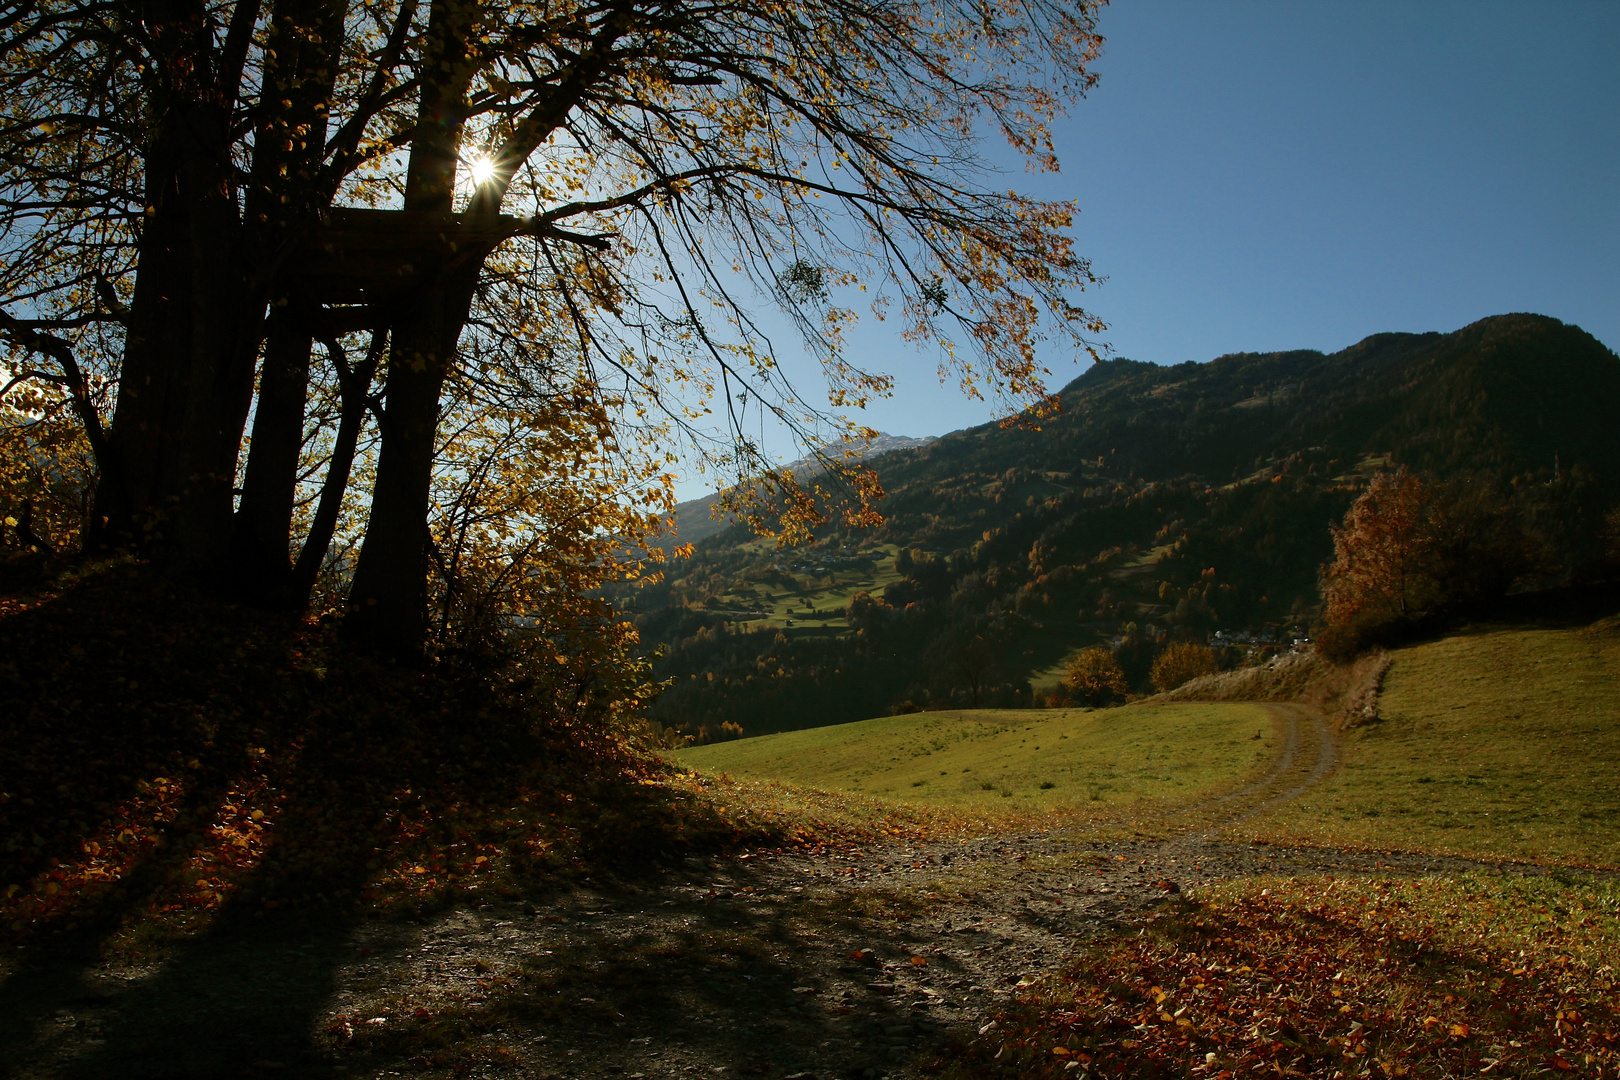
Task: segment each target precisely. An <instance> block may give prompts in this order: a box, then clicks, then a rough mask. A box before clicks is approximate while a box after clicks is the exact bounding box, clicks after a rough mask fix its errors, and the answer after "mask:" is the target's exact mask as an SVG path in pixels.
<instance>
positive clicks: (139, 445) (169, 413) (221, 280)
mask: <svg viewBox="0 0 1620 1080" xmlns="http://www.w3.org/2000/svg"><path fill="white" fill-rule="evenodd" d="M244 10H247V9H244ZM142 15H143V17H144V19H145V22H146V25H147V26H148V28H149V31H150V33H151V36H152V40H153V48H154V51H155V52H156V53H157V54H158V56H159V60H158V61H157V63H156V65H155V66H156V67H157V68H158V70H156V71H154V73H153V76H152V77H153V79H154V81H156V82H158V83H159V84H160V89H159V90H158V92H157V93H156V94H155V105H156V111H157V115H158V116H160V117H161V120H160V122H159V124H158V125H157V130H156V131H155V133H154V135H153V141H152V143H151V144H150V145H149V149H148V151H147V153H146V154H145V155H144V157H145V161H144V165H145V172H146V203H147V207H148V210H147V214H146V219H145V221H144V223H143V227H142V233H141V239H140V244H139V248H138V254H137V266H136V277H135V291H134V298H133V302H132V304H131V314H130V323H129V333H128V337H127V341H126V348H125V356H124V364H123V367H122V370H121V372H120V377H119V392H118V406H117V410H116V412H115V413H114V417H113V422H112V431H111V434H110V436H109V442H110V443H111V449H112V451H113V455H114V456H115V457H116V459H117V461H118V464H119V468H118V469H117V470H114V471H110V472H104V473H103V475H102V478H101V481H100V488H99V489H98V491H97V496H96V509H95V512H94V520H93V531H92V544H93V546H94V547H100V548H106V547H110V546H120V547H124V546H129V547H134V548H136V549H138V550H142V551H144V552H145V553H147V554H149V555H151V556H153V557H154V558H155V559H156V561H158V562H159V564H160V565H162V566H163V567H164V568H166V569H168V570H170V571H175V572H180V573H183V574H185V575H187V576H191V577H193V578H195V579H199V580H202V581H205V582H208V583H213V582H214V581H215V580H216V579H217V575H218V574H219V573H220V572H221V571H222V570H223V568H224V564H225V556H226V553H227V551H228V548H229V544H230V538H231V515H232V512H233V493H232V486H233V484H234V482H235V475H236V459H237V452H238V450H239V449H240V446H241V439H242V430H243V427H244V425H245V423H246V420H247V412H248V407H249V405H250V403H251V401H252V393H253V366H254V359H255V357H256V355H257V352H258V342H259V335H260V332H261V327H262V321H263V310H264V295H263V289H262V287H259V286H256V285H255V284H254V283H252V282H251V281H250V278H249V275H248V273H247V268H246V266H245V264H244V259H243V247H242V240H243V237H242V228H241V221H240V218H239V215H238V209H237V201H236V180H235V175H234V172H233V166H232V163H231V160H230V152H229V147H230V142H231V140H230V133H229V108H228V107H227V106H226V105H224V104H223V103H222V102H221V100H220V99H219V96H218V95H219V88H218V87H217V86H216V85H214V84H213V81H212V80H211V79H209V78H207V77H204V73H212V72H213V71H214V67H215V63H216V60H217V57H216V56H215V55H214V52H215V50H213V48H212V37H213V35H212V29H211V27H210V26H209V20H208V19H207V17H206V16H205V13H204V11H203V9H202V7H201V5H199V4H196V3H194V2H192V0H172V2H171V0H154V2H152V3H150V4H148V5H146V6H145V8H144V10H143V12H142ZM234 92H235V87H234V85H232V86H231V87H230V93H231V94H232V95H234Z"/></svg>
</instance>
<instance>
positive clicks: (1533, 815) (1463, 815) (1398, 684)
mask: <svg viewBox="0 0 1620 1080" xmlns="http://www.w3.org/2000/svg"><path fill="white" fill-rule="evenodd" d="M1378 711H1379V715H1380V716H1381V717H1382V719H1381V720H1380V721H1379V722H1377V723H1374V724H1372V725H1370V726H1367V727H1363V728H1358V729H1356V730H1353V731H1351V732H1350V733H1349V734H1348V735H1346V736H1345V739H1344V745H1343V748H1342V755H1343V764H1342V766H1341V768H1340V769H1339V771H1338V772H1337V773H1336V774H1335V775H1334V776H1333V777H1331V778H1329V779H1328V781H1327V782H1326V783H1324V784H1323V785H1322V786H1321V787H1319V788H1317V789H1315V790H1314V791H1311V792H1309V793H1307V794H1306V795H1305V797H1304V798H1302V799H1301V800H1300V801H1299V802H1298V803H1295V804H1293V805H1291V806H1286V807H1283V808H1281V809H1279V810H1278V811H1277V812H1276V814H1275V815H1274V816H1272V817H1271V818H1270V819H1268V820H1265V821H1262V822H1259V823H1257V824H1258V830H1257V831H1259V832H1260V833H1262V834H1266V833H1270V834H1273V835H1276V836H1278V837H1279V838H1283V837H1296V838H1298V837H1304V838H1310V839H1315V840H1326V841H1344V842H1348V843H1353V844H1358V845H1366V846H1374V847H1400V848H1415V849H1423V850H1432V851H1440V852H1453V853H1457V854H1464V855H1470V856H1480V857H1487V858H1488V857H1507V858H1515V859H1539V858H1549V859H1557V860H1561V861H1571V862H1576V863H1597V864H1603V865H1610V866H1612V865H1616V864H1620V778H1617V777H1620V627H1617V626H1616V625H1615V624H1614V622H1613V621H1612V620H1611V621H1609V622H1607V623H1600V624H1598V625H1596V626H1594V627H1591V628H1588V629H1585V630H1547V629H1532V630H1525V629H1518V630H1495V631H1490V632H1483V633H1477V634H1469V635H1464V636H1458V637H1451V638H1446V639H1444V640H1441V641H1436V642H1432V643H1429V644H1424V645H1418V646H1415V647H1412V648H1407V649H1402V650H1400V651H1399V652H1397V653H1396V654H1395V662H1394V665H1393V666H1392V667H1391V668H1390V670H1389V674H1388V675H1387V676H1385V679H1384V692H1383V695H1382V697H1381V698H1380V703H1379V710H1378Z"/></svg>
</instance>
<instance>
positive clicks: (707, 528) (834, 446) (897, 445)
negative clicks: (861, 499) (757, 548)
mask: <svg viewBox="0 0 1620 1080" xmlns="http://www.w3.org/2000/svg"><path fill="white" fill-rule="evenodd" d="M934 441H935V440H934V437H933V436H931V435H925V436H923V437H922V438H911V437H909V436H906V435H887V434H885V433H883V432H881V431H880V432H878V434H877V437H876V438H874V439H873V440H872V441H871V442H870V443H867V444H866V445H865V446H859V445H857V444H855V443H850V442H846V441H842V440H841V441H839V442H835V443H831V444H829V445H827V446H826V447H824V448H823V449H822V455H823V456H829V457H838V456H839V455H841V454H843V453H844V452H845V451H846V450H850V449H853V450H854V454H853V455H852V456H853V458H854V459H855V460H857V461H864V460H868V459H870V458H874V457H879V456H881V455H883V454H887V453H890V452H892V451H895V450H911V449H914V448H917V447H921V446H927V445H928V444H929V443H932V442H934ZM814 466H815V458H814V457H812V456H810V455H806V456H804V457H801V458H798V459H796V460H794V461H790V462H788V464H787V465H786V466H784V468H787V469H789V470H791V471H792V472H794V473H795V474H797V475H807V474H809V473H810V471H811V470H812V469H813V468H814ZM723 494H724V493H723V492H719V491H716V492H714V493H713V494H710V495H705V496H703V497H702V498H700V499H688V500H687V501H686V502H683V503H679V504H678V505H676V507H675V535H674V537H673V538H672V544H671V546H673V545H674V544H695V543H697V542H698V541H700V540H707V539H708V538H709V537H711V536H714V535H715V534H716V533H720V532H724V531H726V530H727V529H729V528H731V527H732V522H731V521H730V520H729V519H727V518H726V517H725V516H723V515H722V516H719V517H716V516H715V514H714V507H715V504H716V503H718V502H719V501H720V498H721V496H722V495H723Z"/></svg>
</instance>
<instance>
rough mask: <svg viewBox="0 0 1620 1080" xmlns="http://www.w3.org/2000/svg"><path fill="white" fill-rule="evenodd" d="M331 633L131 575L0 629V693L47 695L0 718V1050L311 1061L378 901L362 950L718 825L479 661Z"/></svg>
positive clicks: (81, 1065)
mask: <svg viewBox="0 0 1620 1080" xmlns="http://www.w3.org/2000/svg"><path fill="white" fill-rule="evenodd" d="M334 649H335V646H333V645H332V643H331V640H330V635H329V634H323V633H322V632H321V631H320V630H319V628H311V627H309V626H307V625H303V624H297V623H294V622H292V621H291V620H287V619H276V618H272V617H267V616H260V615H257V614H254V613H243V612H239V611H237V610H236V609H233V608H230V607H228V606H227V605H222V604H217V603H215V602H212V601H208V600H206V599H204V598H199V597H196V596H194V595H188V594H184V593H181V592H179V591H177V590H174V589H173V588H172V586H170V585H168V584H166V583H163V582H161V581H158V580H156V579H153V578H150V577H147V576H145V575H143V574H140V573H137V572H128V573H126V572H124V571H118V572H116V573H111V574H105V575H102V576H101V577H99V578H97V579H95V580H92V581H88V582H86V583H84V584H81V585H80V586H78V587H77V588H74V589H70V590H67V591H66V592H64V594H63V595H62V596H59V597H57V598H56V599H55V600H53V601H51V602H49V603H45V604H42V605H39V606H38V607H36V608H35V609H33V610H31V611H27V612H24V613H23V614H22V616H15V615H14V616H12V617H10V618H7V619H5V620H3V621H0V650H3V651H0V656H4V657H5V658H6V659H7V661H9V662H10V666H9V667H8V668H5V669H0V671H3V675H4V677H5V678H6V679H8V680H9V681H7V682H6V683H5V684H4V685H3V686H0V696H10V697H12V698H13V699H20V700H28V701H37V702H44V703H49V704H48V707H46V706H41V707H35V708H30V709H27V710H17V711H15V712H8V713H7V714H6V716H7V718H6V719H3V720H0V725H3V726H4V727H5V728H6V731H5V735H6V736H7V738H8V740H15V741H12V742H11V743H10V744H11V745H17V746H23V747H26V748H27V750H28V752H27V753H26V754H25V755H19V756H18V757H17V758H15V759H9V760H8V761H7V762H6V763H5V764H3V765H0V785H3V786H0V791H4V792H5V793H6V794H7V795H8V796H16V797H15V798H8V799H7V800H6V801H5V802H4V804H3V805H0V813H3V814H4V815H5V820H4V822H3V823H4V824H5V825H6V826H7V827H8V830H16V829H18V828H19V827H21V828H25V829H26V830H27V831H26V832H22V833H20V835H24V836H28V837H33V836H38V837H39V839H40V841H41V842H40V843H39V844H32V843H31V844H30V845H29V846H28V847H27V848H26V850H23V851H21V852H15V851H14V852H13V853H12V854H13V855H15V856H16V857H14V858H10V859H9V860H8V862H7V863H5V864H4V866H3V872H4V874H5V877H4V878H3V879H0V898H3V899H5V900H6V901H7V902H9V904H10V906H9V908H7V909H6V910H5V912H4V914H5V915H7V916H10V918H9V919H7V920H5V921H4V922H0V927H3V926H5V925H9V926H10V927H11V929H12V933H13V934H14V935H15V938H16V940H17V941H18V942H19V948H18V950H17V951H16V953H15V954H14V956H15V957H16V961H15V962H14V963H13V964H11V965H9V970H8V971H6V973H5V977H4V980H3V982H0V1047H3V1048H4V1052H5V1055H6V1059H7V1063H8V1064H7V1068H8V1070H10V1071H12V1072H14V1073H17V1074H19V1075H26V1074H28V1073H30V1072H37V1073H48V1074H50V1075H62V1076H76V1077H102V1076H121V1077H129V1076H159V1075H161V1076H192V1075H196V1076H202V1075H207V1076H219V1075H253V1074H258V1073H265V1074H269V1073H276V1072H280V1071H283V1070H295V1071H296V1073H297V1074H299V1075H316V1074H320V1073H322V1072H323V1071H325V1070H327V1069H328V1068H329V1067H330V1065H331V1061H332V1059H331V1055H330V1052H329V1049H328V1048H327V1047H326V1044H325V1043H324V1042H323V1041H322V1037H321V1032H319V1031H316V1030H315V1028H316V1026H318V1024H319V1018H320V1016H321V1015H322V1013H323V1010H325V1009H326V1008H327V1007H328V1005H329V1004H330V1000H331V996H332V994H333V992H334V990H335V988H336V986H337V981H336V980H337V973H338V971H339V969H340V968H341V967H343V965H345V964H347V963H349V962H350V961H352V960H353V959H354V958H355V956H356V951H355V946H354V945H353V943H352V942H353V939H354V937H355V935H356V932H357V929H358V927H359V926H360V924H361V923H362V921H364V920H366V919H367V918H368V917H371V916H374V915H376V914H377V913H378V911H379V910H383V909H387V910H395V911H398V913H399V914H398V915H396V916H389V917H386V918H384V919H383V920H382V922H381V923H379V924H378V925H379V926H381V927H382V928H383V929H382V930H380V931H375V932H373V931H368V933H367V936H368V938H374V939H376V941H375V942H374V947H376V946H377V945H378V944H379V943H381V949H382V951H386V950H387V949H388V948H391V947H392V946H390V945H387V944H386V942H387V941H390V940H395V939H397V940H399V941H404V940H408V939H409V937H410V936H411V934H412V933H413V932H414V929H413V927H414V923H413V921H412V920H413V919H415V918H418V917H420V916H421V915H422V914H423V913H430V912H432V911H434V910H438V909H442V908H443V907H445V906H446V905H451V904H456V903H477V902H481V896H484V895H487V894H488V892H489V890H491V889H493V888H496V887H499V888H501V889H503V890H506V891H508V892H512V893H513V894H514V895H516V892H517V891H520V890H523V889H529V890H542V891H543V890H544V889H546V888H549V887H554V886H555V884H556V882H557V880H558V878H559V875H562V876H566V875H567V874H568V873H570V872H571V868H573V867H583V866H587V865H590V866H597V865H601V866H610V867H611V866H614V865H619V866H622V867H626V868H634V867H637V866H639V867H641V868H642V869H643V870H645V869H647V868H648V867H650V866H651V865H653V863H654V862H655V861H656V860H655V859H654V858H653V856H655V855H656V854H657V853H658V852H660V851H665V850H670V851H675V850H680V849H681V848H683V847H685V846H687V845H690V844H692V843H701V842H705V839H708V840H719V841H725V840H729V839H736V838H738V837H741V836H742V835H743V834H742V833H741V832H740V831H737V830H734V829H732V828H731V827H730V826H729V825H728V824H727V823H725V822H722V821H718V820H714V815H713V814H712V812H709V811H707V810H705V811H702V812H701V813H707V814H708V816H709V819H710V820H703V821H700V820H698V819H697V817H698V816H701V814H700V813H699V812H698V811H697V810H696V808H694V807H692V806H681V805H679V803H680V799H679V798H678V797H676V795H675V794H674V793H673V792H671V791H669V790H668V789H665V788H662V787H660V786H658V785H656V784H651V785H648V784H643V783H642V782H641V781H642V780H643V779H644V778H645V776H646V771H645V770H646V763H645V762H638V761H637V760H635V759H633V757H631V756H627V752H626V750H625V748H624V746H623V745H622V743H618V742H616V741H614V740H612V739H608V738H605V737H603V736H602V735H601V733H600V732H593V731H591V730H589V729H587V728H582V727H578V726H576V727H575V728H568V727H567V725H562V726H554V727H553V728H546V727H545V725H542V724H538V723H537V722H536V721H535V718H534V704H533V699H532V698H528V699H526V698H524V697H523V696H522V695H516V696H513V695H512V694H511V693H509V692H507V691H505V690H503V691H501V692H499V693H497V692H495V691H491V690H490V689H489V688H490V687H491V686H492V685H494V684H495V682H497V680H491V679H490V678H488V672H487V671H484V672H480V671H478V670H468V671H463V672H460V673H457V672H450V673H448V674H444V673H441V674H439V675H430V674H424V673H422V672H412V671H405V670H402V669H395V668H391V667H388V666H386V665H375V664H371V663H369V662H366V661H363V660H360V659H358V658H354V657H343V656H336V655H335V654H334V653H333V650H334ZM503 685H504V684H503ZM503 695H504V696H503ZM638 769H639V770H640V771H639V772H638ZM250 802H251V803H252V805H251V806H250ZM519 805H521V806H522V809H523V813H522V814H518V813H516V811H517V810H518V808H519ZM250 810H251V813H250V812H249V811H250ZM509 811H510V812H509ZM255 815H256V816H255ZM695 815H697V816H695ZM52 822H58V823H66V824H65V825H63V826H62V827H60V828H55V829H54V831H52V832H51V833H50V835H48V836H47V835H45V834H43V833H42V832H41V831H40V830H41V829H42V828H45V827H47V826H48V825H49V824H50V823H52ZM222 822H223V823H224V824H225V825H230V826H231V827H232V828H235V829H237V832H231V831H230V830H229V829H223V828H222V824H221V823H222ZM0 835H5V834H0ZM11 835H19V833H17V832H15V831H13V832H11ZM535 836H542V837H543V838H544V839H545V843H543V844H538V845H532V844H530V843H529V841H530V840H531V839H533V838H534V837H535ZM234 843H240V844H241V845H243V846H242V847H241V848H240V849H238V848H235V847H233V846H232V845H233V844H234ZM474 852H488V853H489V854H488V855H484V856H481V857H479V858H477V859H476V860H475V859H474V858H473V854H474ZM238 855H240V858H238V857H237V856H238ZM232 859H236V861H235V862H234V863H233V862H232V861H231V860H232ZM401 860H403V863H402V862H401ZM497 861H498V862H500V863H501V864H502V866H503V870H502V872H501V874H499V875H496V874H490V873H482V871H484V870H486V869H487V868H488V867H489V866H493V865H494V864H495V862H497ZM412 864H415V865H412ZM410 869H414V870H416V871H418V872H419V873H420V874H421V875H422V876H421V877H412V876H410V875H409V874H406V873H402V872H401V871H402V870H410ZM572 872H575V873H577V872H578V871H572ZM423 883H429V884H423ZM7 885H15V886H18V888H17V889H12V890H10V891H9V892H8V891H7V890H6V886H7ZM52 886H55V888H54V889H53V888H52ZM481 890H482V891H481ZM390 903H392V904H393V907H392V908H389V907H388V905H389V904H390Z"/></svg>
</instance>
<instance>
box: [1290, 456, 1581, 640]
mask: <svg viewBox="0 0 1620 1080" xmlns="http://www.w3.org/2000/svg"><path fill="white" fill-rule="evenodd" d="M1332 531H1333V554H1334V559H1333V562H1332V563H1330V564H1328V565H1327V566H1325V567H1324V568H1323V571H1322V595H1323V599H1324V601H1325V609H1324V613H1323V618H1324V622H1325V623H1326V629H1325V630H1324V631H1323V633H1322V635H1321V638H1320V642H1319V646H1320V648H1321V649H1322V650H1323V652H1324V653H1326V654H1327V655H1329V656H1332V657H1334V658H1335V659H1344V658H1347V657H1349V656H1353V655H1355V654H1356V653H1357V652H1359V651H1361V649H1363V648H1364V647H1366V646H1367V645H1369V644H1374V643H1388V642H1394V641H1396V640H1398V639H1399V638H1400V637H1401V636H1402V635H1403V634H1407V633H1410V632H1411V630H1412V629H1413V628H1414V627H1416V626H1418V625H1420V624H1421V623H1422V622H1423V621H1424V620H1426V619H1430V618H1432V617H1434V616H1436V615H1439V614H1442V613H1446V612H1451V611H1459V610H1467V609H1470V608H1473V609H1481V608H1483V607H1487V606H1488V605H1489V604H1490V603H1492V602H1494V601H1495V600H1497V599H1498V598H1500V597H1501V596H1502V595H1504V594H1505V593H1506V592H1507V591H1508V590H1509V589H1510V588H1512V587H1513V586H1514V585H1515V584H1516V583H1517V582H1519V581H1522V580H1525V579H1527V578H1531V577H1534V576H1535V575H1536V574H1538V573H1543V572H1545V571H1546V570H1547V569H1548V563H1549V558H1548V555H1547V549H1546V545H1545V543H1544V542H1542V541H1541V540H1539V539H1538V538H1537V537H1535V536H1533V535H1532V534H1531V533H1530V532H1528V531H1527V529H1526V528H1525V526H1524V524H1523V521H1522V520H1521V514H1520V512H1519V511H1518V510H1517V508H1516V507H1515V506H1514V505H1513V504H1512V502H1510V501H1509V500H1507V499H1506V498H1504V497H1502V496H1500V495H1498V494H1496V493H1494V492H1492V491H1490V490H1487V489H1484V488H1483V487H1482V486H1481V485H1477V484H1470V483H1468V482H1462V483H1458V484H1453V485H1451V486H1449V487H1440V486H1437V485H1434V484H1431V483H1429V482H1428V481H1426V480H1425V479H1424V478H1423V477H1421V476H1419V475H1418V474H1417V473H1414V472H1412V471H1410V470H1409V469H1406V468H1405V467H1402V468H1401V469H1399V470H1397V471H1396V472H1393V473H1380V474H1379V475H1377V476H1375V477H1373V479H1372V481H1371V483H1369V485H1368V487H1367V490H1366V491H1365V492H1363V493H1362V494H1361V496H1360V497H1359V498H1357V499H1356V501H1355V502H1354V503H1353V504H1351V506H1350V509H1349V511H1348V512H1347V513H1346V514H1345V517H1344V523H1343V524H1342V525H1338V526H1333V527H1332Z"/></svg>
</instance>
